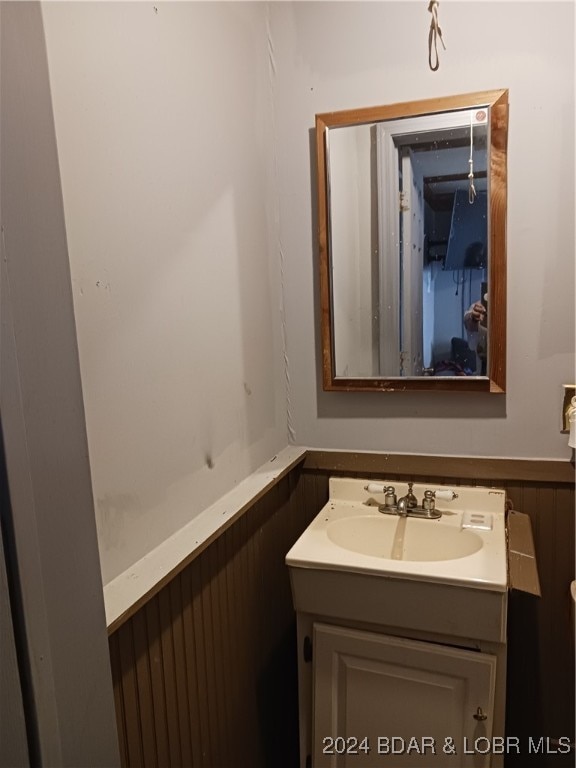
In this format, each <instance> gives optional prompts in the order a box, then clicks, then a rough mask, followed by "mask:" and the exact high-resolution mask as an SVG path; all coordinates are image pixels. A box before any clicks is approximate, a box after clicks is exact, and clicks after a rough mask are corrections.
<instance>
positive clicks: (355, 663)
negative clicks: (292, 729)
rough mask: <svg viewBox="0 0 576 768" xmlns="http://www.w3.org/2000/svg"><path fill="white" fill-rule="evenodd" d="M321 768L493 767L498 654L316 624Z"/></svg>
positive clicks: (315, 749)
mask: <svg viewBox="0 0 576 768" xmlns="http://www.w3.org/2000/svg"><path fill="white" fill-rule="evenodd" d="M312 648H313V654H312V660H311V663H312V689H313V694H312V695H313V701H314V710H313V715H312V720H313V723H312V726H313V737H312V756H311V757H312V765H313V766H314V768H328V767H329V766H339V767H340V766H343V767H345V766H350V768H352V767H353V766H366V767H367V766H379V765H383V766H386V765H389V766H392V765H393V766H394V767H395V768H409V767H410V768H411V767H412V766H426V768H429V767H430V768H432V766H442V768H449V766H461V767H462V768H465V767H466V768H467V767H468V766H482V767H484V766H489V765H490V757H489V756H488V755H487V754H482V752H483V751H486V750H487V749H488V745H489V744H490V741H491V737H492V729H493V719H494V701H495V694H496V680H497V674H496V672H497V666H498V664H497V656H496V655H494V654H490V653H482V652H478V651H472V650H466V649H462V648H456V647H451V646H447V645H442V644H438V643H431V642H422V641H419V640H411V639H406V638H402V637H395V636H392V635H385V634H379V633H376V632H366V631H363V630H358V629H351V628H348V627H342V626H337V625H329V624H323V623H320V622H318V623H315V624H314V625H313V643H312Z"/></svg>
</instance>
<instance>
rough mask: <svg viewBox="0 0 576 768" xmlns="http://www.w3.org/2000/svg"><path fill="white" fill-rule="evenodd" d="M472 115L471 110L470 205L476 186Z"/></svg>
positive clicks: (474, 196)
mask: <svg viewBox="0 0 576 768" xmlns="http://www.w3.org/2000/svg"><path fill="white" fill-rule="evenodd" d="M472 121H473V115H472V112H471V113H470V159H469V160H468V166H469V169H470V172H469V174H468V181H469V185H468V202H469V203H470V205H472V203H473V202H474V200H475V199H476V187H475V186H474V158H473V151H474V138H473V130H474V129H473V122H472Z"/></svg>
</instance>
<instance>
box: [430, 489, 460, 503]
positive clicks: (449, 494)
mask: <svg viewBox="0 0 576 768" xmlns="http://www.w3.org/2000/svg"><path fill="white" fill-rule="evenodd" d="M433 493H434V498H436V499H444V500H445V501H453V500H454V499H457V498H458V494H457V493H455V492H454V491H453V490H452V489H451V488H446V489H441V488H439V489H438V490H437V491H434V492H433Z"/></svg>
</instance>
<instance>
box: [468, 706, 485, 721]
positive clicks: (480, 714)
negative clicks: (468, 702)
mask: <svg viewBox="0 0 576 768" xmlns="http://www.w3.org/2000/svg"><path fill="white" fill-rule="evenodd" d="M472 717H473V718H474V720H478V721H482V720H488V715H485V714H484V712H482V707H478V709H477V710H476V714H475V715H472Z"/></svg>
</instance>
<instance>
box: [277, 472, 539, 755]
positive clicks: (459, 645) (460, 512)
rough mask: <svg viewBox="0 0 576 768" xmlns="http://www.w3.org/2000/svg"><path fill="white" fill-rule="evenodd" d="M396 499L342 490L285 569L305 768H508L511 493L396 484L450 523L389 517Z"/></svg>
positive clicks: (370, 488)
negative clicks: (434, 505)
mask: <svg viewBox="0 0 576 768" xmlns="http://www.w3.org/2000/svg"><path fill="white" fill-rule="evenodd" d="M388 485H389V484H388V483H383V484H382V486H380V485H377V490H374V488H375V484H372V483H370V482H369V481H367V480H360V479H357V478H331V479H330V500H329V501H328V503H327V504H326V505H325V506H324V507H323V508H322V510H321V511H320V512H319V514H318V515H317V516H316V518H315V519H314V520H313V521H312V523H310V525H309V526H308V528H307V529H306V531H305V532H304V533H303V534H302V536H301V537H300V538H299V540H298V541H297V542H296V543H295V544H294V546H293V547H292V548H291V550H290V551H289V552H288V554H287V555H286V563H287V565H288V567H289V571H290V581H291V587H292V596H293V601H294V608H295V610H296V614H297V626H298V646H299V655H298V678H299V680H298V685H299V717H300V767H301V768H328V767H330V768H336V767H337V768H345V767H346V766H350V768H356V767H358V768H360V766H363V767H364V768H379V767H380V766H384V767H386V766H388V767H389V768H432V766H438V767H439V768H472V767H473V768H501V766H502V765H503V763H504V754H505V752H506V742H505V732H504V726H505V702H506V634H507V633H506V618H507V607H508V583H509V581H508V579H509V574H508V567H507V546H506V529H505V493H504V491H502V490H500V489H494V488H490V489H488V488H474V487H463V486H459V487H458V489H457V493H455V492H453V491H452V490H450V489H441V488H435V489H434V488H433V489H431V490H430V489H428V487H427V486H425V485H419V484H410V486H409V487H407V486H406V485H404V484H400V483H398V482H396V491H397V493H398V498H400V497H401V496H402V497H404V498H406V496H405V494H406V493H407V492H408V491H412V490H413V492H414V494H415V495H416V496H417V498H418V499H421V498H426V496H425V494H426V492H427V491H428V493H433V494H436V495H437V498H438V499H440V500H442V501H441V503H442V515H441V517H440V518H439V519H435V520H422V519H417V518H416V517H411V516H410V513H408V515H407V516H402V515H399V514H396V515H394V514H392V515H390V514H386V512H387V511H388V510H387V508H386V505H385V501H384V495H383V494H382V493H381V491H380V490H378V489H379V488H380V487H388ZM412 486H413V488H412ZM374 494H376V497H374ZM524 559H526V558H524ZM452 748H453V749H452Z"/></svg>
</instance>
